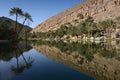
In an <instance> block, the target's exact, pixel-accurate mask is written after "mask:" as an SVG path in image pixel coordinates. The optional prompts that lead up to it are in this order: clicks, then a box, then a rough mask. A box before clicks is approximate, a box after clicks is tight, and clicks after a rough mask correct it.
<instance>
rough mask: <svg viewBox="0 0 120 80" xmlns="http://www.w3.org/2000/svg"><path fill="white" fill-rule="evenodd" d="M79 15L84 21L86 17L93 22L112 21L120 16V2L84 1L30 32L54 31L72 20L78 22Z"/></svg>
mask: <svg viewBox="0 0 120 80" xmlns="http://www.w3.org/2000/svg"><path fill="white" fill-rule="evenodd" d="M79 13H81V14H83V16H84V19H85V18H87V17H88V16H92V17H93V18H94V20H95V22H98V21H101V20H105V19H109V18H110V19H111V18H112V19H114V18H115V17H117V16H120V0H86V1H85V2H83V3H80V4H79V5H77V6H75V7H73V8H71V9H68V10H66V11H64V12H62V13H60V14H58V15H55V16H53V17H51V18H49V19H48V20H46V21H45V22H43V23H41V24H39V25H38V26H36V28H35V29H33V30H32V32H47V31H49V30H56V29H58V28H60V26H61V25H64V24H65V23H68V22H70V23H73V21H74V20H79V21H80V19H79V18H78V17H77V15H78V14H79Z"/></svg>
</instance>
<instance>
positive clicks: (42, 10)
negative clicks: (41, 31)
mask: <svg viewBox="0 0 120 80" xmlns="http://www.w3.org/2000/svg"><path fill="white" fill-rule="evenodd" d="M81 1H83V0H30V1H29V0H0V17H1V16H6V17H9V18H12V19H15V17H10V16H9V10H10V8H13V7H19V8H22V10H23V11H25V12H26V11H27V12H28V13H30V14H31V15H32V18H33V20H34V23H33V24H32V25H31V26H32V27H35V26H37V25H38V24H39V23H41V22H43V21H45V20H46V19H48V18H49V17H52V16H53V15H56V14H58V13H60V12H62V11H65V10H66V9H68V8H71V7H73V6H75V5H77V4H79V3H80V2H81Z"/></svg>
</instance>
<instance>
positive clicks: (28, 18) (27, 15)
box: [18, 12, 33, 33]
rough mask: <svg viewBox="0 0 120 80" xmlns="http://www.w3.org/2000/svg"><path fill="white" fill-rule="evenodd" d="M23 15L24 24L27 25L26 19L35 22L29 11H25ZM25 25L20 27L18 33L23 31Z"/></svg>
mask: <svg viewBox="0 0 120 80" xmlns="http://www.w3.org/2000/svg"><path fill="white" fill-rule="evenodd" d="M23 17H24V21H23V26H24V25H25V22H26V21H28V22H33V20H32V17H31V15H30V14H29V13H27V12H26V13H24V14H23ZM23 26H22V27H21V28H20V29H19V31H18V33H20V32H21V31H22V29H23Z"/></svg>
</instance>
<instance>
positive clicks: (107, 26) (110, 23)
mask: <svg viewBox="0 0 120 80" xmlns="http://www.w3.org/2000/svg"><path fill="white" fill-rule="evenodd" d="M99 25H100V26H101V28H102V29H103V30H104V31H105V32H106V33H107V35H108V36H109V37H110V36H111V29H112V28H113V27H114V26H115V22H114V21H113V20H111V19H107V20H104V21H102V22H99ZM105 32H104V33H105Z"/></svg>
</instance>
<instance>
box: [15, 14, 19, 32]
mask: <svg viewBox="0 0 120 80" xmlns="http://www.w3.org/2000/svg"><path fill="white" fill-rule="evenodd" d="M17 18H18V15H17V14H16V21H15V32H16V29H17Z"/></svg>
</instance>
